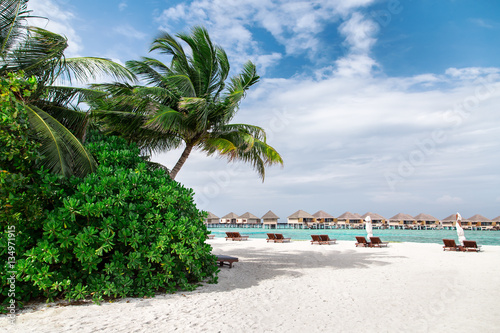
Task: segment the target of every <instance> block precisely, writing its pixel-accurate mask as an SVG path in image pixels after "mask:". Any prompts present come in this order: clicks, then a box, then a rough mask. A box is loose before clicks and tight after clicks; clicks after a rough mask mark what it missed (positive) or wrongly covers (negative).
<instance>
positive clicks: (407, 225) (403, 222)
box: [389, 213, 417, 229]
mask: <svg viewBox="0 0 500 333" xmlns="http://www.w3.org/2000/svg"><path fill="white" fill-rule="evenodd" d="M416 224H417V220H415V218H414V217H413V216H411V215H408V214H403V213H399V214H396V215H394V216H393V217H391V218H390V219H389V227H391V228H396V229H413V227H414V226H415V225H416Z"/></svg>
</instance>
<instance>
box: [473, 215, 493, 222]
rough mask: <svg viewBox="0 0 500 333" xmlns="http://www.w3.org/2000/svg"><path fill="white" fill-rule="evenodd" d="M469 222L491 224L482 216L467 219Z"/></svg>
mask: <svg viewBox="0 0 500 333" xmlns="http://www.w3.org/2000/svg"><path fill="white" fill-rule="evenodd" d="M467 221H470V222H492V221H491V220H490V219H489V218H487V217H484V216H483V215H479V214H476V215H474V216H471V217H469V218H468V219H467Z"/></svg>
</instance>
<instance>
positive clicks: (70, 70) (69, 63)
mask: <svg viewBox="0 0 500 333" xmlns="http://www.w3.org/2000/svg"><path fill="white" fill-rule="evenodd" d="M60 76H61V78H63V79H67V80H68V81H69V82H71V81H72V80H73V79H76V80H77V81H79V82H88V81H91V80H96V79H97V78H99V77H110V78H112V79H113V80H129V81H133V82H134V81H136V80H137V79H136V77H135V75H134V74H133V73H132V72H131V71H129V70H128V69H127V68H126V67H123V66H122V65H120V64H118V63H116V62H114V61H111V60H109V59H106V58H97V57H77V58H67V59H66V60H65V61H64V63H63V66H62V68H61V70H60Z"/></svg>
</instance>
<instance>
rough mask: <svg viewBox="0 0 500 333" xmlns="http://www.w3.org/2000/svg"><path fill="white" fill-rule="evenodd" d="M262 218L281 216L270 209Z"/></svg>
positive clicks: (277, 217)
mask: <svg viewBox="0 0 500 333" xmlns="http://www.w3.org/2000/svg"><path fill="white" fill-rule="evenodd" d="M262 219H276V220H277V219H279V216H278V215H276V214H274V213H273V212H272V211H268V212H267V213H266V214H265V215H264V216H262Z"/></svg>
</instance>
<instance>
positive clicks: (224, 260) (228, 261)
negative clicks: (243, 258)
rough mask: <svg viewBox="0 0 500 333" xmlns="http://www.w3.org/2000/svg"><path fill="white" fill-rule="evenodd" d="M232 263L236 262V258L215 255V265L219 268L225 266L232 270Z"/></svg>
mask: <svg viewBox="0 0 500 333" xmlns="http://www.w3.org/2000/svg"><path fill="white" fill-rule="evenodd" d="M233 262H238V258H236V257H231V256H225V255H217V263H218V264H219V266H221V267H222V266H224V265H227V266H229V268H232V267H233Z"/></svg>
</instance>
